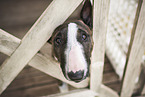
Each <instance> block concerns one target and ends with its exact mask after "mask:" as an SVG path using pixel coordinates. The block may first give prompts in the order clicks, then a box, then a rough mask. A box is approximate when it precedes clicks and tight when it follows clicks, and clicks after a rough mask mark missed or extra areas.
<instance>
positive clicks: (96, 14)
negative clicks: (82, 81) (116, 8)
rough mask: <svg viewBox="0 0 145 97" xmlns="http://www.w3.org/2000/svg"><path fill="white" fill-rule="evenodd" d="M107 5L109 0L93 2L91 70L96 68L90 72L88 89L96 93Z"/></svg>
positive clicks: (100, 67) (103, 44)
mask: <svg viewBox="0 0 145 97" xmlns="http://www.w3.org/2000/svg"><path fill="white" fill-rule="evenodd" d="M109 3H110V0H94V11H93V41H94V47H93V52H92V60H91V62H92V64H91V65H92V66H91V68H96V70H91V74H90V80H91V81H90V88H91V90H93V91H96V92H99V88H100V85H101V83H102V75H103V65H104V54H105V41H106V32H107V21H108V13H109ZM93 65H94V66H93ZM95 65H98V66H95ZM97 70H98V71H97Z"/></svg>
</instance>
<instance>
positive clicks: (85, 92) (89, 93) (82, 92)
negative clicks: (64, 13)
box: [42, 89, 97, 97]
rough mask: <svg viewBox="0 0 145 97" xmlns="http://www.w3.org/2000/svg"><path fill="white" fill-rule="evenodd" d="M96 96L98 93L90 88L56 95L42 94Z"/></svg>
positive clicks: (73, 96) (72, 96)
mask: <svg viewBox="0 0 145 97" xmlns="http://www.w3.org/2000/svg"><path fill="white" fill-rule="evenodd" d="M96 96H97V93H95V92H93V91H91V90H89V89H79V90H73V91H70V92H67V93H60V94H54V95H49V96H42V97H96Z"/></svg>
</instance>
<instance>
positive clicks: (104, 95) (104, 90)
mask: <svg viewBox="0 0 145 97" xmlns="http://www.w3.org/2000/svg"><path fill="white" fill-rule="evenodd" d="M99 97H119V95H118V94H117V93H116V92H115V91H113V90H112V89H110V88H108V87H106V86H105V85H101V90H100V95H99Z"/></svg>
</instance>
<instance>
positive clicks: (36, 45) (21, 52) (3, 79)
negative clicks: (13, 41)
mask: <svg viewBox="0 0 145 97" xmlns="http://www.w3.org/2000/svg"><path fill="white" fill-rule="evenodd" d="M82 1H83V0H53V1H52V3H51V4H50V5H49V6H48V8H47V9H46V10H45V11H44V12H43V14H42V15H41V16H40V18H39V19H38V20H37V21H36V23H35V24H34V25H33V26H32V28H31V29H30V30H29V31H28V32H27V34H26V35H25V36H24V38H23V39H22V41H21V44H20V45H19V46H18V48H17V49H16V50H15V52H14V53H13V54H12V55H11V56H10V58H8V59H7V60H6V61H5V62H4V63H3V64H2V65H1V67H0V94H1V93H2V92H3V91H4V90H5V89H6V87H7V86H8V85H9V84H10V83H11V82H12V81H13V80H14V78H15V77H16V76H17V75H18V74H19V73H20V71H21V70H22V69H23V68H24V67H25V66H26V65H27V64H28V62H29V61H30V60H31V59H32V58H33V57H34V55H35V54H36V53H37V52H38V51H39V50H40V48H41V47H42V46H43V45H44V44H45V42H46V41H47V40H48V39H49V38H50V36H51V34H52V32H53V31H54V29H55V28H56V27H57V26H58V25H60V24H62V23H63V22H64V21H65V20H66V19H67V18H68V17H69V16H70V15H71V14H72V12H73V11H74V10H75V9H76V8H77V7H78V5H79V4H80V3H81V2H82ZM62 5H63V6H62Z"/></svg>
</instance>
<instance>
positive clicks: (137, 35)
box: [121, 1, 145, 97]
mask: <svg viewBox="0 0 145 97" xmlns="http://www.w3.org/2000/svg"><path fill="white" fill-rule="evenodd" d="M140 6H141V5H140ZM137 13H138V14H139V12H137ZM137 16H138V15H137ZM134 26H136V29H134V30H135V31H134V32H133V33H132V37H131V42H130V47H129V51H128V52H129V53H128V56H127V62H126V63H127V66H126V68H125V74H124V77H123V85H122V89H121V97H131V95H132V93H133V89H134V87H135V80H136V79H137V77H138V76H139V73H140V70H141V69H140V67H141V60H142V56H143V54H144V50H145V1H143V3H142V7H141V11H140V14H139V18H138V22H136V23H135V25H134Z"/></svg>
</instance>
